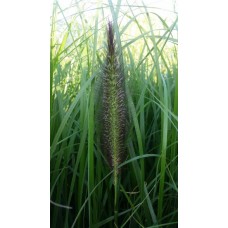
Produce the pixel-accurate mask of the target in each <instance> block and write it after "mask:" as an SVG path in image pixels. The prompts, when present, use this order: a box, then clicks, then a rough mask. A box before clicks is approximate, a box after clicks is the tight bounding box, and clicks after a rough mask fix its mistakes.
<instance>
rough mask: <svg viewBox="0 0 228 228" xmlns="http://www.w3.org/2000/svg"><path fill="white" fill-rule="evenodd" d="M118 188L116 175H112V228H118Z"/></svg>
mask: <svg viewBox="0 0 228 228" xmlns="http://www.w3.org/2000/svg"><path fill="white" fill-rule="evenodd" d="M118 188H119V179H118V176H117V173H116V174H115V173H114V227H118Z"/></svg>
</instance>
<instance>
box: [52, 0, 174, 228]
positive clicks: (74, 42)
mask: <svg viewBox="0 0 228 228" xmlns="http://www.w3.org/2000/svg"><path fill="white" fill-rule="evenodd" d="M147 2H148V1H145V3H144V2H143V1H136V2H134V3H131V2H130V1H121V0H118V1H113V2H112V1H110V0H109V1H108V0H107V1H86V0H79V1H73V2H72V3H71V4H69V6H68V7H64V8H62V7H61V4H60V3H58V2H57V1H55V2H54V4H53V12H52V17H51V42H50V45H51V47H50V51H51V54H50V57H51V59H50V63H51V67H50V131H51V135H50V145H51V156H50V159H51V161H50V164H51V170H50V181H51V190H50V191H51V193H50V194H51V227H80V228H81V227H114V225H113V224H114V211H113V198H114V191H113V187H112V183H113V179H112V171H111V170H110V168H109V166H108V165H107V161H106V158H105V157H104V155H103V154H102V151H101V150H100V147H99V137H98V131H97V127H96V126H97V124H99V123H98V122H96V120H95V119H96V118H95V117H96V112H97V111H98V110H97V107H98V103H97V102H98V93H97V86H96V83H97V82H98V83H99V77H100V75H101V69H102V66H103V64H104V58H105V50H106V48H105V45H106V28H107V21H108V19H109V20H112V21H113V24H114V28H115V30H116V43H117V45H121V47H122V49H121V50H122V53H123V65H124V70H125V78H126V92H127V99H128V113H129V117H130V122H129V132H128V139H127V158H126V161H125V162H124V163H123V164H122V165H121V166H122V174H121V183H120V186H119V207H118V213H119V214H118V217H119V218H118V221H119V227H177V216H178V211H177V196H178V190H177V144H178V141H177V140H178V139H177V136H178V133H177V132H178V130H177V128H178V120H177V116H178V63H177V44H178V40H177V14H176V13H172V12H169V14H166V16H164V10H163V9H158V8H156V7H153V6H151V5H152V3H151V4H150V6H148V4H146V3H147ZM167 15H168V16H167Z"/></svg>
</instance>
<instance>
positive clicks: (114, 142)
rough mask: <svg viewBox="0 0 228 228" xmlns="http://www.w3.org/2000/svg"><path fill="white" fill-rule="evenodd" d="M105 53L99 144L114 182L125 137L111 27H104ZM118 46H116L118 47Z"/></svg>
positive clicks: (121, 82) (121, 77)
mask: <svg viewBox="0 0 228 228" xmlns="http://www.w3.org/2000/svg"><path fill="white" fill-rule="evenodd" d="M107 44H108V46H107V56H106V63H105V67H104V69H103V72H102V139H101V141H102V147H103V151H104V153H105V154H106V155H107V158H108V161H109V164H110V166H111V167H112V168H113V170H114V185H115V184H116V183H117V179H118V169H117V167H118V165H119V164H120V163H121V161H122V159H123V155H124V152H125V139H126V123H127V110H126V104H125V100H126V94H125V80H124V71H123V66H121V65H120V63H119V54H118V51H117V50H116V45H115V40H114V30H113V26H112V23H111V22H108V28H107ZM119 48H120V47H119Z"/></svg>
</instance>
